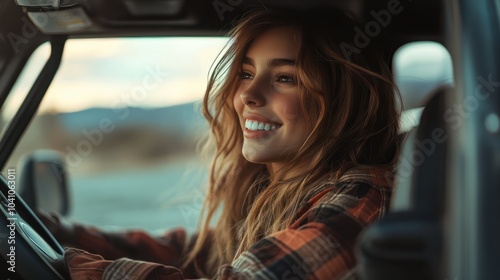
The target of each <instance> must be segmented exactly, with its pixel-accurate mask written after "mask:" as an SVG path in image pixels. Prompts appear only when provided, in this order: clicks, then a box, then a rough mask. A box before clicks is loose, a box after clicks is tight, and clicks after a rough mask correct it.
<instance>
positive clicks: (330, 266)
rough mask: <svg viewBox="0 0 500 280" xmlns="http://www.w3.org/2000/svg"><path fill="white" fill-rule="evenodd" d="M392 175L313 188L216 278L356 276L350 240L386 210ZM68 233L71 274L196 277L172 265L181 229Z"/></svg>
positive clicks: (367, 175)
mask: <svg viewBox="0 0 500 280" xmlns="http://www.w3.org/2000/svg"><path fill="white" fill-rule="evenodd" d="M391 179H392V177H391V172H390V171H388V170H387V169H356V170H352V171H348V172H347V173H346V174H345V175H344V176H343V177H342V178H341V179H340V180H338V181H335V182H334V181H332V182H326V183H325V184H324V185H321V186H318V188H316V189H315V190H314V192H313V193H311V195H309V196H308V198H307V199H306V200H304V203H303V206H302V207H301V209H300V210H299V212H298V213H296V216H295V217H296V219H295V220H294V222H293V223H292V224H291V226H290V227H289V228H287V229H286V230H282V231H279V232H275V233H273V234H271V235H269V236H266V237H264V238H262V239H261V240H259V241H258V242H257V243H255V244H254V245H253V246H252V247H251V248H250V249H249V250H248V251H246V252H243V253H242V254H240V255H239V256H238V257H237V258H236V259H235V260H234V261H233V262H232V263H231V264H226V265H223V266H221V267H220V268H219V269H218V273H217V275H216V276H215V279H223V280H227V279H288V280H292V279H293V280H295V279H328V280H331V279H351V278H355V266H356V259H355V254H354V247H355V243H356V239H357V237H358V235H359V233H360V232H361V231H362V230H363V229H364V228H365V227H366V226H367V225H368V224H370V223H372V222H375V221H377V220H378V219H380V218H381V217H382V216H383V215H384V213H385V211H386V209H387V207H388V206H389V200H390V195H391V187H392V186H391V185H392V181H391ZM74 237H75V238H74V240H73V242H71V244H70V245H72V246H74V247H77V248H80V249H72V248H70V249H67V250H66V255H65V258H66V262H67V265H68V268H69V271H70V274H71V277H72V279H158V280H171V279H192V278H199V277H198V276H197V275H196V274H195V273H194V269H193V266H192V265H191V266H188V268H186V269H183V270H182V271H181V270H180V269H178V268H177V267H178V266H180V264H181V263H180V261H181V260H182V257H183V255H182V252H183V248H184V246H186V245H188V244H187V243H189V242H192V240H193V238H189V237H188V236H187V233H186V232H185V231H184V230H183V229H180V228H179V229H174V230H171V231H169V232H167V233H166V234H165V235H164V236H162V237H152V236H149V235H147V234H146V233H144V232H126V233H103V232H100V231H99V230H97V229H95V228H90V227H84V226H78V225H77V226H75V235H74ZM84 250H85V251H84ZM86 251H89V252H92V253H96V254H98V255H94V254H90V253H88V252H86ZM202 255H203V254H202ZM138 260H141V261H138Z"/></svg>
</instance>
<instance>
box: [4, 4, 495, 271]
mask: <svg viewBox="0 0 500 280" xmlns="http://www.w3.org/2000/svg"><path fill="white" fill-rule="evenodd" d="M262 5H264V6H268V7H278V8H286V9H292V10H293V9H310V8H315V7H334V8H340V9H343V10H346V11H348V12H349V14H350V15H351V16H353V17H354V18H355V19H356V20H357V21H358V22H360V23H361V26H364V27H367V26H369V25H370V23H373V22H378V25H377V26H379V28H378V29H375V31H376V32H375V31H373V30H372V32H371V33H369V30H368V32H367V34H370V36H369V40H373V41H376V42H377V43H378V44H381V45H383V46H384V52H385V53H384V58H385V59H386V62H387V63H388V65H393V59H394V57H395V56H396V53H397V51H398V49H400V48H401V47H402V46H404V45H405V44H407V43H415V42H417V43H418V42H435V43H439V44H440V45H442V46H444V47H443V50H444V53H446V55H443V56H441V60H436V59H429V60H426V59H425V57H422V56H419V55H418V54H412V53H410V54H408V55H407V56H408V58H407V60H405V61H406V64H404V66H405V67H403V68H402V69H399V68H398V67H396V65H394V67H393V72H394V75H395V80H396V82H397V85H398V87H399V91H400V93H401V95H402V101H403V106H404V109H405V110H408V111H410V110H414V109H418V108H420V110H419V114H417V123H416V124H415V125H412V126H409V127H407V128H406V129H405V130H404V131H402V132H401V134H402V137H404V142H403V145H402V150H401V159H400V162H399V166H398V170H397V171H396V179H395V181H394V189H395V190H394V195H393V197H392V200H391V209H390V211H389V213H387V214H386V216H385V218H384V219H383V220H382V221H380V222H379V223H376V224H374V225H372V226H370V227H368V229H367V230H366V231H364V232H363V234H362V236H361V237H360V238H359V240H358V246H357V256H358V263H359V268H360V276H361V279H385V280H387V279H495V276H496V275H498V274H500V266H498V265H497V264H496V262H498V260H499V259H500V244H499V243H498V242H496V241H495V240H496V238H497V237H498V236H499V235H498V234H500V220H499V219H495V218H494V217H495V214H500V204H498V203H496V202H495V201H494V198H495V197H496V196H498V195H500V193H499V192H500V190H499V189H498V188H496V187H497V186H498V183H497V182H498V179H499V178H498V176H499V175H498V172H497V171H498V170H499V167H500V160H499V159H500V147H498V146H499V145H500V144H499V143H500V141H498V139H497V138H498V135H499V133H498V131H499V130H500V128H499V127H500V124H499V122H500V121H499V117H498V113H497V112H498V109H499V108H498V107H499V104H500V102H499V100H498V98H499V97H498V94H494V92H495V90H496V87H498V84H499V83H498V82H496V81H498V80H500V75H499V74H500V73H499V67H498V65H500V54H499V53H498V51H497V48H498V46H500V2H499V1H496V0H491V1H490V0H455V1H454V0H443V1H436V0H421V1H412V0H310V1H301V0H287V1H285V0H248V1H247V0H213V1H212V0H211V1H204V0H148V1H144V0H108V1H100V0H45V1H32V0H8V1H2V2H1V3H0V108H1V106H3V104H4V102H5V101H6V99H7V97H8V96H9V93H10V92H11V89H12V87H13V85H14V83H15V82H16V80H17V78H18V77H19V75H20V73H21V71H22V70H23V68H24V66H25V64H26V62H27V60H28V58H29V57H30V56H31V54H32V53H33V52H34V50H35V49H36V48H37V47H38V46H40V45H41V44H43V43H46V42H49V43H50V46H51V54H50V58H49V59H48V61H47V63H46V64H45V66H44V67H43V70H42V71H41V73H40V75H39V76H38V78H37V79H36V81H35V83H34V84H33V85H32V87H31V90H30V91H29V93H28V94H27V96H26V99H25V100H24V102H23V104H22V105H21V107H20V108H19V109H18V111H17V113H16V114H15V116H14V117H13V119H12V120H11V122H10V124H9V126H8V127H6V128H5V129H4V132H3V135H2V139H1V140H0V166H1V167H2V171H3V170H5V164H6V162H7V160H8V159H9V156H10V155H11V153H12V151H13V150H14V148H15V147H16V144H17V143H18V142H19V140H20V139H21V137H22V136H23V133H24V131H25V129H26V128H27V127H28V125H29V123H30V121H31V120H32V118H33V116H34V115H35V113H36V111H37V108H38V107H39V105H40V102H41V100H42V99H43V97H44V94H45V92H46V91H47V88H48V87H49V86H50V83H51V81H52V79H53V77H54V75H55V73H56V72H57V70H58V67H59V65H60V62H61V59H62V54H63V51H64V45H65V42H66V40H68V39H79V38H110V37H165V36H167V37H168V36H224V35H225V34H226V32H227V31H228V30H230V28H231V23H232V22H234V21H237V19H238V18H239V17H241V16H242V15H243V14H244V13H245V12H246V11H248V10H251V9H252V7H255V6H262ZM395 7H397V9H396V8H395ZM396 10H397V11H399V12H397V13H388V12H387V11H396ZM383 12H385V13H383ZM382 15H384V16H385V17H384V16H382ZM372 26H373V24H372ZM339 28H341V27H339ZM365 31H366V30H365ZM96 51H99V50H96ZM448 53H449V54H451V55H449V54H448ZM426 67H427V68H428V69H429V71H431V70H436V69H438V70H437V71H434V72H431V73H432V75H431V78H430V79H413V80H412V79H405V77H408V76H411V75H413V74H412V72H411V71H412V70H414V69H426ZM405 71H407V72H405ZM478 88H480V89H481V90H482V91H481V92H483V93H485V92H486V93H487V92H489V93H491V94H489V95H488V97H485V98H481V97H482V96H486V94H483V95H477V92H478ZM474 94H476V95H474ZM478 96H480V97H478ZM471 100H472V101H474V102H475V103H474V102H472V101H471ZM467 102H469V103H467ZM471 102H472V103H474V104H473V105H469V107H467V106H468V105H467V104H472V103H471ZM457 104H462V107H461V108H465V109H464V110H465V113H464V114H458V115H457V114H455V115H454V114H453V113H454V112H455V111H452V110H454V109H453V108H455V107H453V106H454V105H457ZM403 115H404V112H403ZM447 116H448V117H451V116H453V117H457V118H458V117H460V120H461V122H460V123H461V124H463V125H461V126H459V127H458V126H457V127H455V126H453V125H452V122H451V121H450V118H448V117H447ZM23 180H37V178H25V179H23ZM7 182H8V176H7V175H5V173H4V175H3V177H2V180H1V193H2V196H1V199H2V205H1V207H2V212H3V217H2V219H0V220H1V224H0V228H2V229H1V235H2V237H1V242H0V243H2V244H4V243H5V242H6V241H7V237H8V234H9V232H8V231H7V230H8V227H7V226H8V224H9V221H10V220H9V218H12V217H16V218H17V219H18V220H17V222H18V224H19V225H20V227H19V228H18V229H17V230H18V232H19V235H20V236H22V239H21V240H20V241H19V242H17V243H16V246H17V247H16V254H17V255H16V268H18V269H17V271H18V273H16V276H15V277H18V278H14V279H68V273H67V271H66V268H65V265H64V257H63V255H64V251H63V249H62V247H61V246H60V245H59V244H58V242H57V241H56V240H55V239H54V238H53V237H52V235H51V234H50V233H49V232H48V231H47V229H45V227H44V226H43V225H42V223H41V222H40V220H39V219H38V218H37V217H36V215H35V214H34V212H33V211H32V210H31V209H32V207H33V205H36V202H35V200H36V199H35V198H33V197H32V196H30V194H29V193H26V194H25V195H22V196H23V197H22V198H21V197H20V196H19V195H16V199H17V204H16V213H14V214H11V213H9V209H8V205H9V188H8V183H7ZM23 199H24V200H25V201H27V202H28V203H25V202H24V201H23ZM62 207H63V208H64V207H66V208H67V205H66V206H62ZM0 251H1V254H2V257H3V258H5V260H6V261H8V258H7V257H6V256H7V255H8V254H9V248H8V246H5V245H2V246H1V247H0ZM2 263H3V264H2V265H0V268H1V269H2V270H4V269H5V270H7V265H8V264H6V262H5V261H4V262H2Z"/></svg>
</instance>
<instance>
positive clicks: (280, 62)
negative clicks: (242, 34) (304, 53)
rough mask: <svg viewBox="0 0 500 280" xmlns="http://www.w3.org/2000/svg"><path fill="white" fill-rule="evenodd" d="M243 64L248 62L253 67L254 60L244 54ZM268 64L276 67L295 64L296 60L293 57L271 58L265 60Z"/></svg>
mask: <svg viewBox="0 0 500 280" xmlns="http://www.w3.org/2000/svg"><path fill="white" fill-rule="evenodd" d="M243 64H248V65H250V66H254V67H255V62H254V60H253V59H252V58H250V57H248V56H245V57H243ZM267 64H268V65H269V66H272V67H277V66H295V64H296V61H295V60H294V59H289V58H272V59H269V61H268V62H267Z"/></svg>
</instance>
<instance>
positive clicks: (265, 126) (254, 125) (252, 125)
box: [245, 120, 278, 131]
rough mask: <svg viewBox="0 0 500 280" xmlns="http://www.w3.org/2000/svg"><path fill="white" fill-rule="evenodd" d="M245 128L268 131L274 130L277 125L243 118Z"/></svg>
mask: <svg viewBox="0 0 500 280" xmlns="http://www.w3.org/2000/svg"><path fill="white" fill-rule="evenodd" d="M245 128H246V129H248V130H251V131H259V130H266V131H269V130H276V129H277V128H278V126H277V125H275V124H272V123H264V122H258V121H251V120H245Z"/></svg>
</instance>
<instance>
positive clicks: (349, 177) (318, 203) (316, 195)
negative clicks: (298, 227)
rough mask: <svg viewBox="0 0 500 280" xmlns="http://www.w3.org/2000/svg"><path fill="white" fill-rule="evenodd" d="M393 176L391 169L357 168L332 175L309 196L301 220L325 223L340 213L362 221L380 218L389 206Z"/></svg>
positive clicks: (304, 203) (301, 213) (366, 222)
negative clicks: (340, 174)
mask: <svg viewBox="0 0 500 280" xmlns="http://www.w3.org/2000/svg"><path fill="white" fill-rule="evenodd" d="M392 178H393V176H392V172H391V171H390V170H389V169H387V168H356V169H351V170H348V171H347V172H345V173H344V174H343V175H342V176H340V177H338V178H335V176H332V177H331V178H329V179H327V180H325V181H324V182H323V184H321V185H320V186H319V187H318V188H315V189H314V190H313V191H312V192H311V193H310V194H309V195H308V196H307V197H306V199H305V200H304V202H303V207H302V209H301V211H300V215H299V216H301V217H300V218H299V219H298V220H297V222H299V221H300V220H302V222H311V221H319V222H322V221H323V220H324V219H326V220H328V219H332V218H334V217H336V216H342V217H346V216H347V217H351V218H353V219H355V220H358V221H359V222H360V223H362V224H368V223H371V222H373V221H375V220H378V219H380V218H381V217H382V216H383V215H384V214H385V212H386V209H387V208H388V206H389V202H390V197H391V191H392ZM302 222H299V224H300V223H302ZM323 222H326V221H323Z"/></svg>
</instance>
